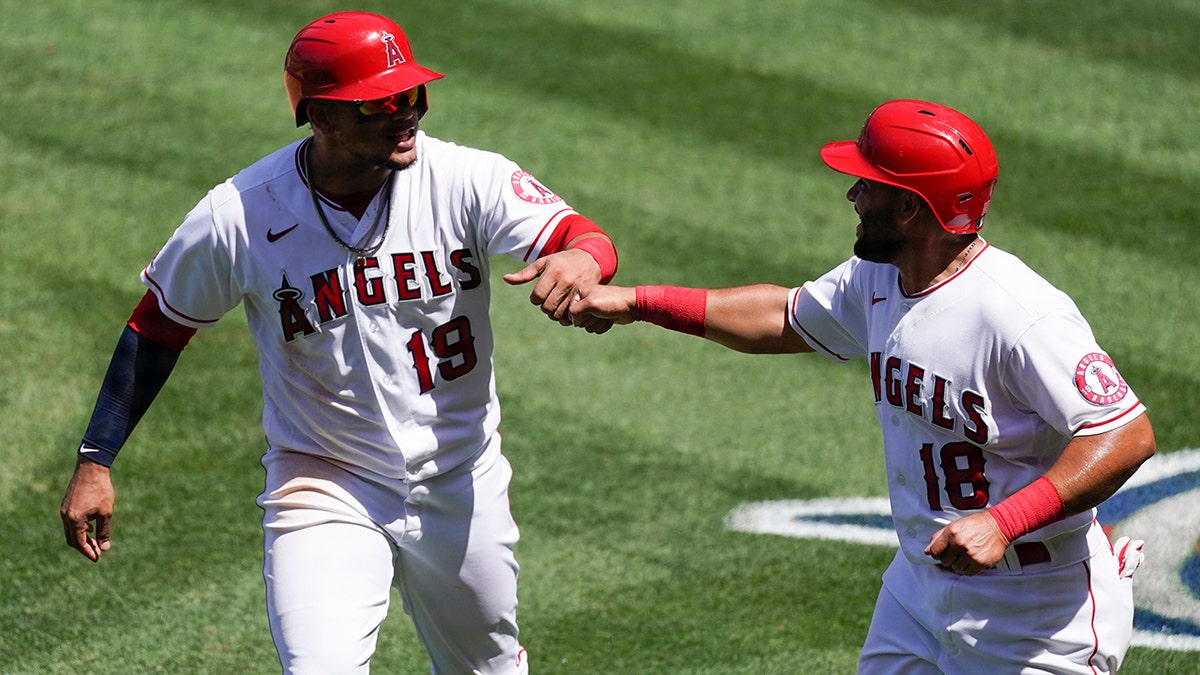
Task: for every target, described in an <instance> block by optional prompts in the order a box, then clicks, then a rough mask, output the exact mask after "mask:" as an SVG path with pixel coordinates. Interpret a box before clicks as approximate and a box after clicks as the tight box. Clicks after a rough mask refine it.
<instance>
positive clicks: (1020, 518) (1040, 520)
mask: <svg viewBox="0 0 1200 675" xmlns="http://www.w3.org/2000/svg"><path fill="white" fill-rule="evenodd" d="M988 513H990V514H992V518H994V519H995V520H996V525H998V526H1000V532H1001V534H1003V535H1004V537H1005V538H1006V539H1008V541H1009V542H1012V541H1015V540H1016V539H1017V538H1018V537H1021V536H1024V535H1026V534H1029V533H1030V532H1033V531H1034V530H1037V529H1040V528H1042V527H1045V526H1046V525H1049V524H1050V523H1053V522H1054V521H1056V520H1058V519H1060V518H1062V516H1063V500H1062V495H1060V494H1058V488H1056V487H1054V483H1051V482H1050V480H1049V479H1048V478H1046V477H1045V476H1042V477H1041V478H1039V479H1037V480H1035V481H1033V482H1032V483H1030V484H1029V485H1026V486H1025V487H1023V488H1021V489H1020V490H1017V492H1016V493H1015V494H1013V495H1012V496H1010V497H1009V498H1008V499H1005V500H1003V501H1001V502H1000V503H999V504H997V505H995V506H993V507H992V508H990V509H988Z"/></svg>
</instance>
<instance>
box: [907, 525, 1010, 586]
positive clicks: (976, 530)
mask: <svg viewBox="0 0 1200 675" xmlns="http://www.w3.org/2000/svg"><path fill="white" fill-rule="evenodd" d="M1008 544H1009V542H1008V540H1007V539H1005V538H1004V535H1003V534H1001V532H1000V526H998V525H997V524H996V520H995V519H994V518H992V516H991V514H989V513H987V512H986V511H985V512H982V513H973V514H971V515H969V516H966V517H965V518H959V519H958V520H956V521H954V522H952V523H950V524H949V525H947V526H945V527H943V528H942V529H940V530H938V531H937V532H934V533H933V536H932V537H930V539H929V545H928V546H926V547H925V555H927V556H929V557H931V558H933V559H934V560H936V561H938V564H939V565H941V566H942V567H945V568H946V569H950V570H954V571H955V572H958V573H959V574H965V575H967V576H972V575H975V574H979V573H980V572H982V571H984V570H986V569H991V568H992V567H995V565H996V563H998V562H1000V560H1001V559H1002V558H1003V557H1004V551H1005V549H1007V548H1008Z"/></svg>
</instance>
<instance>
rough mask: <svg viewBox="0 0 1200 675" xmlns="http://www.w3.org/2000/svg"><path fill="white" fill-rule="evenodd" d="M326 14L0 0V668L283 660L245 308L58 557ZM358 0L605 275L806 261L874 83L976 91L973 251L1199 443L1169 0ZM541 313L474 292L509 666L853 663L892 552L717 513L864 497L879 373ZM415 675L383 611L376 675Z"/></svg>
mask: <svg viewBox="0 0 1200 675" xmlns="http://www.w3.org/2000/svg"><path fill="white" fill-rule="evenodd" d="M341 8H344V6H343V5H340V4H338V3H332V2H317V1H307V2H306V1H284V0H261V1H259V2H251V3H246V2H242V1H234V0H208V1H203V0H193V1H192V2H151V1H148V0H142V1H135V0H87V1H84V0H54V1H53V2H43V3H28V2H20V1H18V0H0V13H2V15H3V16H4V19H3V29H2V30H0V34H2V35H3V37H2V38H0V120H2V121H0V158H2V159H0V234H2V236H0V345H2V347H0V353H2V354H3V359H2V363H3V378H4V383H5V384H4V386H3V387H2V388H0V425H2V428H3V438H4V443H3V444H2V445H0V467H2V468H0V546H2V552H0V672H3V673H14V674H15V673H20V674H38V675H42V674H46V673H85V672H86V673H113V674H117V675H123V674H127V673H155V672H164V673H218V674H219V673H236V672H247V673H271V672H278V664H277V661H276V658H275V653H274V649H273V647H272V646H271V642H270V638H269V635H268V631H267V626H266V619H265V616H264V610H263V588H262V587H263V582H262V578H261V558H262V551H261V546H260V538H261V534H260V528H259V517H260V513H259V511H258V509H257V508H256V507H255V505H254V497H255V496H256V495H257V493H258V491H259V489H260V488H261V484H262V471H261V467H260V466H259V465H258V457H259V454H260V453H261V451H262V449H263V441H262V432H261V428H260V425H259V413H260V410H261V403H260V392H259V384H258V378H257V365H256V361H257V358H256V354H255V351H254V348H253V345H252V344H251V343H250V340H249V337H248V335H247V333H246V331H245V326H244V320H243V319H242V318H241V316H240V314H239V313H237V312H235V313H233V314H231V315H230V316H228V317H227V318H226V319H224V320H223V321H222V322H221V323H220V324H218V325H217V326H216V327H215V328H213V329H210V330H207V331H204V332H203V333H201V334H200V335H199V336H198V337H197V338H196V339H195V340H193V342H192V345H191V346H190V347H189V348H188V350H187V351H186V352H185V354H184V355H183V357H182V359H181V363H180V366H179V368H178V369H177V370H176V371H175V375H174V376H173V378H172V380H171V382H170V383H169V384H168V385H167V387H166V389H165V390H164V392H163V393H162V395H161V396H160V397H159V400H158V401H157V402H156V404H155V406H154V408H153V409H152V410H151V411H150V413H149V414H148V415H147V417H146V418H145V420H143V422H142V424H141V426H140V427H139V428H138V430H137V432H136V433H135V434H134V436H133V438H132V439H131V441H130V443H129V444H128V445H127V446H126V449H125V450H124V452H123V453H122V456H121V458H120V460H119V462H118V464H117V466H116V468H115V470H114V481H115V483H116V487H117V495H118V505H117V509H118V511H117V520H116V521H115V529H114V548H113V550H112V551H111V552H110V553H109V554H108V555H106V556H105V559H104V560H103V562H101V563H100V564H98V565H91V564H89V563H87V562H86V561H85V560H84V559H83V558H82V557H81V556H79V555H78V554H77V553H76V552H74V551H72V550H70V549H69V548H67V546H66V545H65V544H64V543H63V536H62V532H61V526H60V524H59V519H58V515H57V509H58V504H59V500H60V499H61V496H62V490H63V488H64V487H65V485H66V481H67V478H68V476H69V474H70V469H71V467H72V465H73V463H74V450H75V447H76V444H77V443H78V440H79V437H80V435H81V433H82V431H83V429H84V427H85V426H86V423H87V419H88V416H89V414H90V411H91V407H92V404H93V401H94V396H95V392H96V388H97V387H98V385H99V382H100V379H101V377H102V376H103V373H104V369H105V367H106V366H107V361H108V357H109V355H110V353H111V350H112V346H113V344H114V343H115V341H116V338H117V335H118V334H119V332H120V330H121V326H122V323H123V321H124V320H125V318H126V317H127V316H128V314H129V311H130V310H131V309H132V307H133V306H134V304H135V303H136V302H137V300H138V299H139V297H140V296H141V295H142V293H143V288H142V287H141V285H140V284H139V282H138V279H137V274H138V272H139V271H140V269H141V268H142V267H143V266H144V265H145V264H146V262H148V260H149V259H150V257H151V256H153V254H154V253H155V251H156V250H157V249H158V247H159V246H160V245H161V244H162V242H163V241H165V239H166V237H167V236H168V235H169V234H170V232H171V231H172V230H173V229H174V227H175V226H176V225H177V224H178V222H179V221H180V219H181V218H182V217H183V215H184V214H185V213H186V212H187V211H188V210H189V209H190V208H191V207H192V205H193V204H195V202H196V201H197V200H198V199H199V198H200V197H201V196H202V195H203V194H204V192H205V191H207V190H208V189H209V188H210V187H211V186H212V185H214V184H216V183H218V182H221V181H223V180H224V179H225V178H226V177H228V176H230V175H232V174H233V173H234V172H235V171H237V170H238V169H239V168H241V167H242V166H244V165H247V164H249V163H251V162H252V161H254V160H255V159H257V158H258V157H260V156H262V155H264V154H266V153H267V152H269V151H271V150H273V149H275V148H277V147H279V146H281V145H283V144H285V143H287V142H290V141H291V140H293V139H296V138H298V137H300V135H301V134H303V133H305V131H304V130H297V129H294V128H292V124H291V123H290V121H289V114H288V109H287V100H286V96H285V94H284V91H283V87H282V74H281V68H282V60H283V53H284V51H285V50H286V48H287V45H288V43H289V41H290V40H291V37H292V36H293V35H294V34H295V32H296V31H297V30H298V29H299V28H300V27H301V26H302V25H304V24H305V23H307V22H308V21H310V20H311V19H313V18H316V17H317V16H320V15H321V14H324V13H327V12H329V11H333V10H335V9H341ZM359 8H362V9H369V10H374V11H379V12H382V13H385V14H389V15H390V16H392V17H394V18H396V19H397V20H398V21H399V22H400V23H401V25H403V26H404V27H405V29H406V31H407V33H408V35H409V37H410V39H411V41H412V43H413V47H414V49H415V52H416V56H417V58H418V59H419V60H420V61H421V62H422V63H423V64H424V65H426V66H429V67H431V68H434V69H436V70H440V71H442V72H445V73H446V74H447V76H446V78H445V79H444V80H443V81H440V82H438V83H436V85H434V86H433V87H432V111H431V112H430V113H429V115H428V116H427V117H426V119H425V121H424V123H423V125H422V126H423V128H425V129H426V130H427V131H428V132H429V133H430V134H432V135H434V136H438V137H441V138H445V139H447V140H454V141H457V142H460V143H463V144H466V145H473V146H478V147H483V148H487V149H491V150H495V151H498V152H501V153H503V154H505V155H507V156H509V157H510V158H512V159H514V160H516V161H517V162H519V163H520V164H521V165H522V166H523V167H524V168H525V169H527V170H528V171H530V172H532V173H534V174H535V175H537V176H538V177H539V178H540V179H541V180H542V181H543V182H544V183H546V184H547V185H548V186H550V187H551V188H552V189H554V190H555V191H556V192H558V193H560V194H562V195H564V196H565V197H566V198H567V200H568V202H570V203H571V205H572V206H574V207H576V208H577V209H579V210H580V211H581V212H583V213H585V214H587V215H589V216H590V217H592V218H593V219H594V220H596V221H597V222H599V223H601V224H602V225H603V226H604V227H605V228H606V229H607V230H608V231H609V232H610V233H612V235H613V237H614V239H615V240H616V241H617V243H618V247H619V250H620V252H621V271H620V273H619V275H618V281H619V282H623V283H625V284H637V283H669V284H683V285H696V286H724V285H739V284H744V283H753V282H762V281H768V282H773V283H778V284H784V285H793V284H799V283H801V282H803V281H804V280H806V279H809V278H811V277H813V276H815V275H818V274H820V273H822V272H824V271H825V270H827V269H829V268H830V267H832V266H834V265H835V264H837V263H838V262H840V261H841V260H843V259H844V258H845V257H846V256H847V255H848V254H849V250H850V247H851V245H852V242H853V238H854V224H855V222H856V218H855V217H854V214H853V211H852V209H851V206H850V205H849V204H848V203H847V202H846V201H845V200H844V199H843V195H844V193H845V191H846V189H847V188H848V187H849V185H850V181H848V179H847V178H846V177H845V176H841V175H838V174H835V173H833V172H831V171H829V170H828V169H826V168H825V167H824V165H823V164H822V163H821V161H820V159H819V157H818V154H817V151H818V149H819V147H820V145H821V144H822V143H825V142H827V141H830V140H837V139H843V138H852V137H854V136H855V135H856V134H857V132H858V129H859V126H860V125H861V123H862V120H863V119H864V118H865V116H866V114H867V113H868V112H869V111H870V110H871V109H872V108H873V107H874V106H875V105H877V104H878V103H881V102H882V101H884V100H887V99H892V98H904V97H913V98H926V99H931V100H935V101H939V102H942V103H946V104H949V105H951V106H954V107H956V108H959V109H961V110H963V111H964V112H967V113H968V114H970V115H971V116H973V117H974V118H975V119H977V120H978V121H979V122H980V123H981V124H982V125H983V126H984V128H985V129H987V130H988V132H989V134H990V135H991V137H992V139H993V142H994V143H995V145H996V147H997V151H998V153H999V156H1000V164H1001V178H1000V184H999V187H998V189H997V192H996V196H995V200H994V202H993V204H992V210H991V215H990V216H989V219H988V227H987V229H986V230H985V232H984V234H985V235H986V236H987V238H988V239H989V240H990V241H991V242H992V243H993V244H996V245H997V246H999V247H1001V248H1004V249H1007V250H1009V251H1012V252H1013V253H1016V254H1017V255H1019V256H1021V257H1022V258H1024V259H1025V260H1026V261H1027V262H1029V263H1030V264H1031V265H1032V266H1033V267H1034V268H1035V269H1037V270H1039V271H1040V272H1042V273H1043V275H1044V276H1046V277H1047V278H1048V279H1050V280H1051V281H1052V282H1054V283H1056V284H1057V285H1059V286H1060V287H1061V288H1063V289H1064V290H1066V291H1067V292H1068V293H1070V294H1071V295H1072V296H1073V297H1074V298H1075V299H1076V301H1077V302H1078V304H1079V305H1080V307H1081V309H1082V310H1083V312H1084V314H1085V316H1087V317H1088V318H1089V320H1090V321H1091V323H1092V325H1093V328H1094V330H1095V332H1096V334H1097V336H1098V338H1099V340H1100V343H1101V344H1102V345H1103V346H1104V347H1105V348H1106V349H1107V350H1108V351H1109V352H1110V354H1112V356H1113V357H1114V359H1115V360H1116V361H1117V363H1118V365H1120V366H1121V369H1122V372H1123V374H1124V375H1125V376H1126V378H1127V379H1128V380H1129V381H1130V382H1131V384H1132V386H1133V387H1134V388H1135V390H1136V391H1137V392H1138V394H1139V395H1140V396H1141V397H1142V398H1143V399H1144V400H1145V401H1146V403H1147V405H1148V407H1149V409H1150V411H1151V415H1152V419H1153V421H1154V423H1155V425H1156V431H1157V435H1158V441H1159V448H1160V450H1161V451H1162V452H1164V453H1169V452H1173V451H1179V450H1184V449H1188V448H1196V447H1200V415H1198V414H1197V400H1198V396H1197V392H1198V391H1200V350H1198V349H1197V347H1200V339H1198V338H1197V335H1198V334H1200V333H1198V330H1197V320H1196V316H1197V312H1196V308H1197V307H1198V306H1200V267H1198V265H1197V263H1196V251H1197V250H1200V228H1198V227H1197V222H1198V221H1200V51H1198V50H1197V49H1196V36H1197V35H1200V10H1198V9H1197V6H1196V3H1195V2H1194V1H1193V0H1175V1H1170V0H1142V1H1140V2H1137V3H1129V2H1125V1H1123V0H1094V1H1092V2H1088V3H1051V2H1036V1H1033V0H1028V1H1016V0H993V1H991V2H988V3H977V2H971V1H968V0H961V1H949V0H943V1H932V2H924V1H917V0H875V1H867V0H807V1H806V0H764V1H762V2H742V3H729V2H719V1H717V0H681V1H678V2H658V3H655V2H646V1H645V0H641V1H632V0H613V1H610V2H606V3H578V2H573V1H572V0H522V1H520V2H518V1H517V0H490V1H484V0H454V1H453V2H436V3H435V2H415V1H403V0H398V1H395V2H377V1H366V2H363V3H361V4H360V5H359ZM498 267H499V268H500V271H507V270H508V269H515V267H516V266H515V264H513V265H508V264H500V265H498ZM497 283H499V281H498V280H497ZM526 296H527V291H526V290H525V289H512V288H505V287H502V284H500V285H498V286H497V287H496V290H495V303H496V304H495V311H494V317H495V322H496V327H497V333H498V335H497V341H498V354H497V367H498V378H499V388H500V395H501V400H502V402H503V404H504V413H505V417H504V423H503V425H502V431H503V432H504V436H505V448H506V452H507V454H508V456H509V458H510V459H511V461H512V463H513V465H514V467H515V470H516V477H515V479H514V485H513V491H512V501H513V509H514V512H515V514H516V517H517V519H518V522H519V523H520V524H521V527H522V532H523V539H522V542H521V544H520V546H519V548H518V557H519V559H520V560H521V562H522V565H523V567H522V587H521V615H520V616H521V621H522V630H523V633H522V637H523V641H524V642H525V644H526V646H527V647H528V648H529V650H530V653H531V656H532V662H533V666H534V671H535V672H537V673H547V674H548V673H573V674H574V673H604V674H610V673H620V674H625V673H630V674H633V673H694V674H711V675H726V674H734V673H745V674H752V673H753V674H763V673H773V674H774V673H779V674H793V673H794V674H802V675H803V674H808V673H818V674H824V673H852V672H854V664H855V661H856V658H857V652H858V647H859V645H860V643H861V640H862V638H863V636H864V634H865V631H866V628H867V624H868V621H869V618H870V613H871V608H872V603H873V600H874V597H875V593H876V592H877V590H878V588H879V575H880V573H881V572H882V571H883V569H884V567H885V566H886V564H887V562H888V560H889V559H890V557H891V553H892V552H891V551H890V550H889V549H887V548H885V547H878V546H865V545H856V544H849V543H842V542H831V541H817V540H803V539H793V538H786V537H776V536H767V535H753V534H744V533H735V532H731V531H728V530H726V529H725V528H724V526H723V524H722V523H723V518H724V517H725V515H726V514H727V513H728V512H729V511H730V510H731V509H732V508H734V507H735V506H737V505H738V504H740V503H743V502H748V501H761V500H774V499H810V498H818V497H855V496H873V497H878V496H882V495H883V494H884V489H885V487H884V482H883V477H882V466H881V464H882V460H881V455H880V452H879V446H880V441H879V432H878V430H877V428H876V423H875V415H874V411H873V408H872V405H871V396H870V386H869V382H868V379H867V377H866V376H865V373H866V366H865V364H863V363H857V364H852V365H848V366H835V365H832V364H829V363H826V362H824V361H823V360H820V359H819V358H817V357H808V358H806V357H775V356H771V357H766V356H759V357H753V356H745V355H739V354H734V353H732V352H727V351H725V350H723V349H722V348H720V347H718V346H716V345H713V344H709V343H705V342H703V341H701V340H696V339H695V338H690V337H687V336H682V335H678V334H673V333H668V332H666V331H662V330H659V329H657V328H654V327H650V326H645V325H635V326H630V327H618V328H616V329H614V330H613V331H611V332H610V333H609V334H607V335H604V336H593V335H588V334H585V333H583V332H581V331H574V330H568V329H564V328H561V327H559V326H557V325H555V324H552V323H551V322H549V321H546V320H545V319H544V318H542V316H541V314H540V313H539V312H537V311H536V310H535V309H533V308H531V307H530V306H529V305H528V303H527V300H526ZM1181 536H1184V537H1190V538H1191V539H1192V540H1195V539H1196V538H1197V537H1198V536H1200V532H1184V533H1181ZM1148 564H1150V563H1148ZM427 668H428V665H427V660H426V659H425V657H424V654H423V652H422V649H421V647H420V645H419V644H418V643H417V641H416V639H415V637H414V636H413V635H412V630H411V627H410V625H409V624H408V621H407V619H406V617H405V616H404V614H403V612H402V611H401V609H400V606H399V603H398V602H397V603H395V604H394V605H393V609H392V612H391V616H390V617H389V618H388V620H387V623H386V624H385V626H384V631H383V634H382V636H381V638H380V644H379V650H378V655H377V657H376V660H375V672H380V673H388V672H400V673H424V672H427ZM1122 672H1123V673H1131V674H1134V675H1150V674H1153V675H1163V674H1165V673H1200V653H1197V652H1190V651H1179V650H1160V649H1151V648H1145V647H1135V648H1133V649H1132V650H1131V651H1130V654H1129V656H1128V659H1127V662H1126V668H1125V669H1124V670H1123V671H1122Z"/></svg>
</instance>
